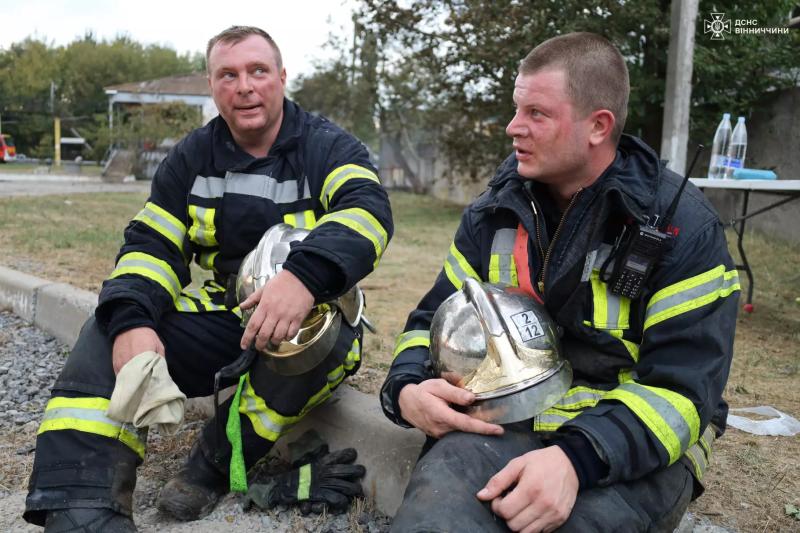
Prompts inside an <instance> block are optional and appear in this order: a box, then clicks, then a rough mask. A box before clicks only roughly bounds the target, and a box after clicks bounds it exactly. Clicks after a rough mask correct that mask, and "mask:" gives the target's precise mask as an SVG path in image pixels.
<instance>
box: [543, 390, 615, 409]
mask: <svg viewBox="0 0 800 533" xmlns="http://www.w3.org/2000/svg"><path fill="white" fill-rule="evenodd" d="M604 394H605V392H590V391H585V390H578V391H575V392H567V394H566V395H564V397H562V398H561V399H560V400H559V401H558V403H557V404H555V405H554V406H553V407H557V408H561V409H570V408H572V409H575V408H584V407H588V406H594V405H597V402H599V401H600V400H601V399H602V398H603V396H604ZM572 406H577V407H572Z"/></svg>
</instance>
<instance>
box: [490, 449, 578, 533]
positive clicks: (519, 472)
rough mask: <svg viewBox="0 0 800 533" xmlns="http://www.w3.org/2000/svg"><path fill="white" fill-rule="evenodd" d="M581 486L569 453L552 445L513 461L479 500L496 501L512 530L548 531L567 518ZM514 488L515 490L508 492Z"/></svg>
mask: <svg viewBox="0 0 800 533" xmlns="http://www.w3.org/2000/svg"><path fill="white" fill-rule="evenodd" d="M515 484H516V486H514V485H515ZM578 486H579V485H578V476H577V474H576V473H575V468H574V467H573V466H572V462H570V460H569V458H568V457H567V455H566V454H565V453H564V452H563V451H562V450H561V448H559V447H558V446H548V447H547V448H543V449H541V450H534V451H532V452H528V453H526V454H525V455H521V456H519V457H517V458H516V459H512V460H511V461H509V462H508V464H507V465H506V467H505V468H503V469H502V470H501V471H500V472H498V473H497V474H495V475H494V476H493V477H492V478H491V479H490V480H489V482H488V483H487V484H486V486H485V487H484V488H483V489H481V490H480V491H479V492H478V494H477V496H478V499H479V500H483V501H489V500H492V511H493V512H494V514H496V515H497V516H499V517H500V518H502V519H504V520H505V521H506V525H507V526H508V527H509V529H511V530H512V531H522V532H524V533H531V532H539V531H545V532H547V531H553V530H555V529H556V528H558V527H559V526H561V525H562V524H563V523H564V522H566V521H567V518H569V515H570V513H571V512H572V507H573V506H574V505H575V498H577V496H578ZM511 487H513V490H511V491H510V492H508V493H507V494H505V495H504V492H505V491H506V490H508V489H510V488H511Z"/></svg>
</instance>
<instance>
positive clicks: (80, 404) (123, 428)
mask: <svg viewBox="0 0 800 533" xmlns="http://www.w3.org/2000/svg"><path fill="white" fill-rule="evenodd" d="M108 404H109V400H108V399H106V398H64V397H61V396H56V397H55V398H52V399H51V400H50V401H49V402H47V407H45V413H44V418H43V420H42V424H41V425H40V426H39V431H38V433H39V434H41V433H45V432H46V431H60V430H65V429H70V430H74V431H82V432H84V433H93V434H95V435H100V436H103V437H108V438H111V439H115V440H118V441H120V442H122V443H123V444H125V445H126V446H128V447H129V448H130V449H131V450H133V451H134V452H135V453H136V454H137V455H138V456H139V457H141V458H142V459H144V453H145V446H146V444H145V443H146V440H145V439H146V437H144V438H143V437H141V436H140V435H137V434H136V433H137V432H138V433H140V434H141V435H145V436H146V434H147V432H146V431H143V430H136V429H135V428H134V427H133V426H131V425H129V424H122V423H120V422H117V421H116V420H112V419H110V418H108V417H107V416H106V411H107V410H108Z"/></svg>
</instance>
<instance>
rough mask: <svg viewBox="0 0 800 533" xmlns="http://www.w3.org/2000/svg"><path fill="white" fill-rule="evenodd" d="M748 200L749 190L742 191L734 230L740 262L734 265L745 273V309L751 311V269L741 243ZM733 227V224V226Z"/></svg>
mask: <svg viewBox="0 0 800 533" xmlns="http://www.w3.org/2000/svg"><path fill="white" fill-rule="evenodd" d="M749 200H750V191H747V190H746V191H744V202H743V204H742V217H741V218H740V219H739V222H738V225H739V228H738V229H737V230H736V233H737V235H738V239H737V240H736V246H737V248H739V256H740V257H741V258H742V264H741V265H736V268H738V269H739V270H744V272H745V274H747V281H748V284H747V301H746V303H745V308H744V309H745V311H747V312H752V310H753V271H752V270H750V263H749V262H748V261H747V254H745V253H744V245H743V244H742V240H743V239H744V226H745V223H746V222H747V218H746V216H747V204H748V202H749ZM734 228H735V226H734Z"/></svg>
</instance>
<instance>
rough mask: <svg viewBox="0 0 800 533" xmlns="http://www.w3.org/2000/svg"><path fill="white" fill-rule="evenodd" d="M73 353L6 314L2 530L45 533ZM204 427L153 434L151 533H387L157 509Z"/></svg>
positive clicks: (148, 496)
mask: <svg viewBox="0 0 800 533" xmlns="http://www.w3.org/2000/svg"><path fill="white" fill-rule="evenodd" d="M68 353H69V348H68V347H67V346H65V345H64V344H61V343H60V342H58V341H57V340H55V339H54V338H53V337H51V336H49V335H48V334H46V333H43V332H42V331H40V330H38V329H37V328H34V327H33V326H31V325H29V324H27V323H25V322H24V321H23V320H21V319H19V318H18V317H16V316H15V315H13V314H11V313H9V312H6V311H0V531H13V532H38V531H41V529H39V528H37V527H33V526H30V525H29V524H26V523H25V522H24V521H23V520H22V518H21V515H22V510H23V506H24V503H25V494H26V491H25V487H26V485H27V478H28V475H29V474H30V469H31V467H32V465H33V452H34V449H35V439H36V430H37V428H38V425H39V421H40V420H41V414H42V411H43V410H44V406H45V404H46V403H47V400H48V399H49V397H50V387H51V386H52V384H53V382H54V381H55V378H56V376H57V375H58V373H59V372H60V370H61V367H62V365H63V363H64V361H65V359H66V355H67V354H68ZM202 425H203V420H202V419H200V418H198V417H197V415H196V414H195V415H192V414H187V421H186V422H185V423H184V424H183V427H182V428H181V430H180V431H179V433H178V435H176V436H175V437H162V436H160V435H158V434H157V433H156V432H155V431H151V432H150V435H149V437H148V447H149V449H150V450H151V451H153V453H151V454H150V455H148V459H147V460H146V462H145V464H144V466H143V467H142V468H141V469H140V475H139V479H138V481H137V485H136V492H135V493H134V509H135V512H134V520H135V521H136V524H137V526H138V527H139V530H140V531H141V532H143V533H155V532H162V531H163V532H175V533H178V532H183V533H217V532H218V531H219V530H220V529H224V530H225V531H232V532H236V531H241V532H245V531H247V532H251V531H275V532H292V533H294V532H299V533H303V532H319V533H339V532H361V533H383V532H386V531H388V530H389V524H390V519H389V518H387V517H385V516H383V515H381V514H380V513H378V512H376V511H375V510H374V509H372V508H371V507H370V505H369V504H368V503H366V502H364V501H363V500H358V501H356V502H355V503H354V505H353V506H352V507H351V509H350V512H349V513H347V514H343V515H338V516H328V515H317V516H314V515H311V516H307V517H304V516H301V515H300V514H299V513H297V512H296V511H295V510H293V509H278V510H277V511H273V512H267V513H262V512H257V511H250V512H244V511H243V510H242V507H241V503H240V497H239V496H237V495H229V496H227V497H225V498H224V499H223V500H222V501H221V502H220V504H219V505H218V506H217V508H216V509H215V510H214V512H213V513H211V514H210V515H209V516H207V517H206V518H204V519H203V520H198V521H195V522H178V521H176V520H174V519H172V518H170V517H168V516H165V515H163V514H161V513H159V512H158V511H157V510H156V509H155V499H156V496H157V494H158V491H159V489H160V487H161V485H162V484H163V483H164V481H165V480H166V479H167V478H168V477H169V475H170V474H171V473H173V472H175V471H177V469H178V468H179V466H180V464H181V462H182V460H183V457H184V456H185V454H186V452H187V451H188V447H189V446H190V445H191V442H192V440H193V436H194V434H195V433H196V432H197V431H198V430H199V429H200V428H201V427H202ZM727 532H729V530H727V529H725V528H722V527H719V526H717V525H715V524H713V523H711V522H710V521H709V520H708V519H707V518H706V517H700V516H696V515H693V514H692V513H687V514H686V516H685V517H684V519H683V521H682V523H681V525H680V527H679V528H678V529H677V530H676V533H727Z"/></svg>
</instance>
